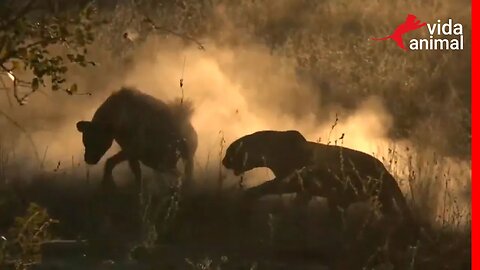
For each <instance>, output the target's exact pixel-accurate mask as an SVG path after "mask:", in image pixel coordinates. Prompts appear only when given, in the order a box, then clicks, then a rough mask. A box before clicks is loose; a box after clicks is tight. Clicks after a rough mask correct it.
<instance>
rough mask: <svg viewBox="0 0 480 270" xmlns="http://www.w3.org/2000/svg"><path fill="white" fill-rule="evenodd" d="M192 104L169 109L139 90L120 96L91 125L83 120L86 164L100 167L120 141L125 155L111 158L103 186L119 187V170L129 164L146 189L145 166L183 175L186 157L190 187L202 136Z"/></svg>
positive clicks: (80, 128)
mask: <svg viewBox="0 0 480 270" xmlns="http://www.w3.org/2000/svg"><path fill="white" fill-rule="evenodd" d="M192 113H193V108H192V104H191V103H189V102H182V103H180V102H178V101H175V102H172V103H170V104H166V103H164V102H162V101H160V100H158V99H156V98H154V97H152V96H149V95H146V94H144V93H142V92H140V91H138V90H136V89H130V88H122V89H120V90H119V91H117V92H114V93H113V94H112V95H110V97H108V98H107V100H105V101H104V102H103V104H102V105H100V107H99V108H98V109H97V110H96V112H95V114H94V116H93V118H92V120H91V121H79V122H78V123H77V129H78V131H80V132H81V133H82V136H83V138H82V140H83V145H84V146H85V156H84V159H85V162H86V163H87V164H97V163H98V162H99V160H100V159H101V158H102V156H103V155H104V154H105V153H106V151H107V150H108V149H109V148H110V147H111V145H112V143H113V141H114V140H115V141H116V142H117V143H118V145H119V146H120V147H121V151H120V152H118V153H117V154H115V155H113V156H111V157H110V158H108V159H107V161H106V163H105V168H104V177H103V184H104V185H111V186H114V182H113V176H112V171H113V168H114V167H115V166H116V165H117V164H119V163H120V162H123V161H128V163H129V165H130V169H131V170H132V172H133V174H134V175H135V180H136V182H137V184H138V185H139V184H140V180H141V169H140V162H142V163H143V164H144V165H146V166H148V167H150V168H152V169H154V170H156V171H158V172H174V173H177V170H176V166H177V162H178V160H179V159H180V158H181V159H182V160H183V161H184V162H183V163H184V166H185V182H184V188H185V187H188V186H189V185H190V184H191V181H192V174H193V156H194V154H195V151H196V148H197V133H196V132H195V130H194V128H193V126H192V125H191V123H190V118H191V115H192Z"/></svg>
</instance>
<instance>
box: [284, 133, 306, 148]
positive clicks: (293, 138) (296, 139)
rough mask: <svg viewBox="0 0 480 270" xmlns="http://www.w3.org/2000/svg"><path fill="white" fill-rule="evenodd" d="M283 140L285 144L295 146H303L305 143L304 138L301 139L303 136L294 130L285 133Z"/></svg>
mask: <svg viewBox="0 0 480 270" xmlns="http://www.w3.org/2000/svg"><path fill="white" fill-rule="evenodd" d="M285 140H286V143H288V144H290V145H295V146H296V145H303V144H304V143H305V142H307V139H305V137H303V135H302V134H301V133H300V132H298V131H296V130H287V131H285Z"/></svg>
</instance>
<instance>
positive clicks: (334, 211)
mask: <svg viewBox="0 0 480 270" xmlns="http://www.w3.org/2000/svg"><path fill="white" fill-rule="evenodd" d="M327 205H328V211H329V216H330V219H331V220H330V221H331V222H332V223H333V224H335V225H341V226H342V228H343V226H344V225H345V224H344V218H345V211H346V210H347V208H348V204H346V203H342V202H341V201H340V200H339V199H338V198H336V196H331V197H329V198H328V201H327Z"/></svg>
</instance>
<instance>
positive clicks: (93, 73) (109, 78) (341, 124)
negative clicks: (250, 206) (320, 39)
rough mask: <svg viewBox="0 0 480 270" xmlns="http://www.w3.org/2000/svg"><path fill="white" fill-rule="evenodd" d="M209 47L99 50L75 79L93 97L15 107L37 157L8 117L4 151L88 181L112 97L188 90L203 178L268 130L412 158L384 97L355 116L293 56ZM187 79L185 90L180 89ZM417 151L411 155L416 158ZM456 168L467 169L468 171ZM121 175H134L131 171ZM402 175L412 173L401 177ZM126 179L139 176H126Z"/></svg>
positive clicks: (152, 41) (162, 44)
mask: <svg viewBox="0 0 480 270" xmlns="http://www.w3.org/2000/svg"><path fill="white" fill-rule="evenodd" d="M206 44H208V45H206V50H199V49H198V48H197V47H196V46H184V45H182V43H180V42H179V41H178V40H176V39H172V38H170V39H166V38H158V37H152V38H148V39H147V40H146V42H144V43H143V44H142V45H140V46H139V47H138V48H137V49H136V50H135V51H134V52H133V54H132V55H131V56H130V59H129V60H128V61H124V60H122V59H115V58H113V59H112V58H111V56H107V55H106V54H105V53H103V52H101V51H100V50H98V51H97V52H95V54H96V56H97V57H99V59H100V61H99V63H100V65H99V66H98V67H94V68H92V69H90V70H88V71H79V72H78V73H74V74H72V75H70V76H71V77H70V78H69V79H71V80H73V81H75V82H77V83H78V84H79V88H80V89H85V91H91V92H92V93H93V94H92V95H91V96H90V95H79V96H67V95H66V94H64V93H51V92H50V91H45V92H43V93H38V94H36V95H34V96H33V97H32V98H31V100H30V103H29V104H28V105H27V106H25V107H18V106H12V107H11V108H10V109H6V110H5V111H6V112H7V113H8V114H9V115H11V116H12V118H14V119H15V120H16V121H17V122H18V123H20V125H21V126H22V127H23V128H25V129H26V130H28V132H29V134H30V136H31V139H32V140H33V142H34V145H35V148H36V150H35V151H36V152H37V154H36V155H37V157H36V156H35V152H34V150H33V148H32V143H31V141H30V139H29V138H28V136H27V135H26V134H25V133H24V132H20V131H19V129H18V128H17V127H15V126H14V125H12V123H11V122H9V121H6V120H5V119H1V120H0V126H1V127H2V129H3V130H4V132H3V133H2V136H3V137H4V138H2V142H4V144H5V146H2V149H3V151H5V153H6V154H9V155H12V156H15V157H16V159H15V160H20V161H17V162H18V164H12V165H11V166H13V167H15V168H17V170H16V173H15V174H16V177H17V178H28V177H29V174H31V173H32V172H38V171H40V170H47V171H62V170H63V171H66V172H70V173H72V172H73V174H75V172H78V173H81V174H83V173H84V171H85V168H86V167H87V166H86V165H84V162H83V145H82V142H81V134H80V133H78V132H77V130H76V128H75V123H76V121H79V120H86V119H91V117H92V116H93V113H94V111H95V110H96V108H97V107H98V106H99V105H100V104H101V103H102V102H103V100H105V98H106V97H107V96H108V95H110V94H111V93H112V92H113V91H116V90H118V89H119V88H120V87H121V86H130V87H135V88H138V89H139V90H141V91H143V92H145V93H147V94H150V95H152V96H155V97H157V98H159V99H162V100H172V99H175V98H178V97H181V96H182V93H183V96H184V98H186V99H189V100H191V101H193V103H194V106H195V114H194V116H193V118H192V123H193V126H194V127H195V129H196V130H197V133H198V136H199V147H198V150H197V153H196V164H197V165H196V173H197V174H210V175H215V174H216V173H217V172H218V171H219V170H220V159H221V155H222V153H223V152H222V150H225V148H226V147H227V146H228V144H229V143H231V142H232V141H233V140H235V139H237V138H239V137H241V136H243V135H246V134H249V133H252V132H255V131H258V130H264V129H274V130H287V129H296V130H299V131H300V132H301V133H302V134H304V136H305V137H306V138H307V139H309V140H312V141H320V142H322V143H331V144H335V143H336V144H341V145H343V146H347V147H351V148H354V149H357V150H360V151H364V152H367V153H370V154H375V155H376V156H379V157H384V156H386V155H388V149H389V148H390V147H391V146H392V145H396V146H397V151H399V152H402V153H401V154H402V155H404V154H405V151H404V150H403V149H405V148H406V147H407V145H410V143H409V142H408V141H405V140H404V141H392V140H391V139H389V138H388V132H389V129H390V128H391V127H392V117H391V116H390V115H389V113H388V111H387V110H386V109H385V107H384V104H383V102H382V99H381V98H379V97H376V96H370V97H368V98H366V99H364V100H360V101H358V106H357V107H356V109H355V110H353V111H351V110H344V109H343V108H342V107H341V106H337V105H336V104H330V105H329V106H328V107H325V108H321V107H320V106H321V105H320V104H321V102H320V101H321V99H322V93H321V89H315V88H313V87H312V86H311V85H310V84H308V83H304V82H302V81H300V80H299V79H298V76H297V73H296V65H295V63H294V62H293V60H292V59H289V58H287V57H281V56H278V55H273V54H271V53H270V51H269V49H268V48H267V47H265V46H263V45H261V44H255V43H252V44H248V45H243V46H237V47H223V46H221V45H218V46H217V45H215V43H214V42H213V41H207V42H206ZM181 78H183V83H184V86H183V92H182V89H181V88H180V85H179V80H180V79H181ZM0 100H1V101H0V102H2V105H1V106H2V108H9V106H8V105H7V103H6V101H5V100H3V99H0ZM318 112H321V113H318ZM337 117H338V121H337V120H336V119H337ZM139 120H140V119H139ZM342 134H343V136H342ZM222 139H223V140H224V142H223V140H222ZM222 142H223V143H222ZM410 147H411V148H410V149H411V150H410V152H415V151H416V150H415V149H414V148H413V147H412V146H411V145H410ZM117 149H118V147H117V146H114V147H113V149H111V150H110V151H109V152H108V153H107V155H106V156H105V157H104V158H103V159H102V161H101V162H100V163H99V164H98V165H95V166H90V167H89V170H91V172H92V174H93V175H95V177H97V178H100V175H99V173H100V172H101V167H102V165H103V162H104V161H105V159H106V157H108V155H111V154H113V153H114V152H115V151H116V150H117ZM405 155H406V154H405ZM12 160H13V159H12ZM398 163H403V164H400V165H397V166H398V167H402V168H407V167H408V166H407V159H401V160H399V161H398ZM451 163H452V164H453V166H456V167H459V168H460V167H461V168H464V166H465V164H463V163H462V165H459V164H458V163H456V162H451ZM39 164H40V165H41V166H42V168H41V169H40V167H39ZM462 166H463V167H462ZM120 171H126V170H125V166H124V167H123V170H122V169H120ZM459 171H463V170H459ZM223 173H224V174H226V175H227V176H228V179H229V185H232V184H234V183H235V182H236V181H237V179H235V178H233V177H232V175H230V174H229V172H226V171H224V172H223ZM118 174H119V173H118V170H117V173H116V175H118ZM399 174H404V175H405V174H406V172H405V170H403V171H402V170H401V171H400V172H399ZM215 176H216V175H215ZM125 177H127V178H128V177H129V176H128V175H127V176H123V175H122V177H121V178H125ZM269 177H272V174H271V173H270V172H268V171H266V170H263V169H258V170H254V171H253V172H251V173H248V174H247V185H249V186H251V185H255V184H258V183H260V182H262V181H264V180H265V179H268V178H269ZM65 181H69V180H68V179H66V180H65ZM70 181H73V180H70ZM211 181H216V179H212V180H211Z"/></svg>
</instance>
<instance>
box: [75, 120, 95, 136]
mask: <svg viewBox="0 0 480 270" xmlns="http://www.w3.org/2000/svg"><path fill="white" fill-rule="evenodd" d="M91 124H92V123H91V122H90V121H79V122H77V130H78V131H80V132H82V133H83V132H85V131H86V130H87V129H88V127H90V125H91Z"/></svg>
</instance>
